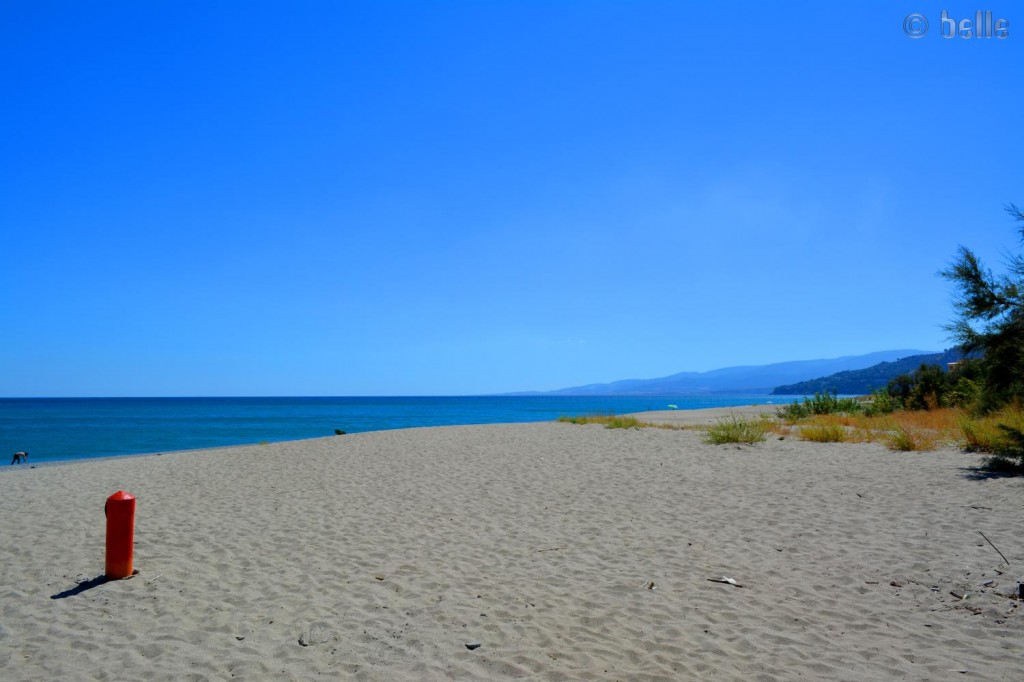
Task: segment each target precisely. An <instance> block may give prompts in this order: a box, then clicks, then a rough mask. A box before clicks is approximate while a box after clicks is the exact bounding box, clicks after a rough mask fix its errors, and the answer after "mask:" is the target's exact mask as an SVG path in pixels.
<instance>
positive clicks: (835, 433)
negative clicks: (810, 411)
mask: <svg viewBox="0 0 1024 682" xmlns="http://www.w3.org/2000/svg"><path fill="white" fill-rule="evenodd" d="M799 434H800V440H811V441H814V442H815V443H842V442H843V441H845V440H847V437H846V427H845V426H843V425H842V424H808V425H807V426H801V427H800V431H799Z"/></svg>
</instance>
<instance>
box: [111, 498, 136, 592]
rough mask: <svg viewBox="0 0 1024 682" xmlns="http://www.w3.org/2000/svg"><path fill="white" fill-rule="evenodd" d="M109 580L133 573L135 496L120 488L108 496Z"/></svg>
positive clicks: (125, 576)
mask: <svg viewBox="0 0 1024 682" xmlns="http://www.w3.org/2000/svg"><path fill="white" fill-rule="evenodd" d="M104 512H105V513H106V515H107V563H106V568H105V570H104V573H105V574H106V576H107V579H108V580H120V579H121V578H127V577H128V576H130V575H131V574H132V542H133V541H134V538H135V496H134V495H132V494H131V493H126V492H125V491H123V490H118V491H117V492H116V493H114V494H113V495H111V496H110V497H108V498H107V505H106V507H104Z"/></svg>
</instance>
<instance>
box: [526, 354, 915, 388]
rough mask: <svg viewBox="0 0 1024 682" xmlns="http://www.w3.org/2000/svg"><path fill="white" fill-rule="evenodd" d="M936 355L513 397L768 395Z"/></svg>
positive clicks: (766, 368)
mask: <svg viewBox="0 0 1024 682" xmlns="http://www.w3.org/2000/svg"><path fill="white" fill-rule="evenodd" d="M933 354H935V351H922V350H885V351H879V352H877V353H868V354H867V355H847V356H844V357H841V358H832V359H828V360H796V361H793V362H778V363H775V364H771V365H756V366H744V367H723V368H722V369H713V370H711V371H708V372H680V373H679V374H673V375H671V376H667V377H661V378H658V379H625V380H623V381H613V382H611V383H608V384H587V385H586V386H575V387H572V388H562V389H558V390H555V391H543V392H541V391H534V392H531V393H517V394H515V395H707V394H714V393H749V394H753V395H756V394H765V395H767V394H770V393H772V390H773V389H774V388H775V387H776V386H782V385H784V384H795V383H796V382H801V381H807V380H809V379H813V378H815V377H826V376H828V375H831V374H836V373H837V372H844V371H848V370H857V369H865V368H868V367H871V366H873V365H877V364H879V363H882V362H892V361H894V360H898V359H900V358H906V357H908V356H918V355H933Z"/></svg>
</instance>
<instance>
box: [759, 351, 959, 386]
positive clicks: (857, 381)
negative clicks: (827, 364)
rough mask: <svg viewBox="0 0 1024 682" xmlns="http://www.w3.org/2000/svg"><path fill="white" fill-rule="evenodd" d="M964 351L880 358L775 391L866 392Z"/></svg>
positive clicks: (950, 358)
mask: <svg viewBox="0 0 1024 682" xmlns="http://www.w3.org/2000/svg"><path fill="white" fill-rule="evenodd" d="M961 357H962V354H961V353H960V352H958V351H955V350H947V351H945V352H943V353H929V354H925V355H912V356H910V357H906V358H901V359H899V360H895V361H892V362H880V363H878V364H877V365H873V366H871V367H868V368H866V369H857V370H847V371H844V372H837V373H836V374H832V375H830V376H824V377H818V378H817V379H811V380H810V381H801V382H798V383H795V384H788V385H785V386H776V387H775V389H774V390H773V391H772V395H812V394H814V393H840V394H850V395H864V394H867V393H871V391H874V390H875V389H878V388H882V387H883V386H885V385H886V384H888V383H889V381H890V380H892V379H895V378H896V377H898V376H899V375H901V374H909V373H911V372H913V371H914V370H915V369H917V368H918V367H920V366H921V365H939V366H941V367H945V366H946V363H949V362H956V361H957V360H959V359H960V358H961Z"/></svg>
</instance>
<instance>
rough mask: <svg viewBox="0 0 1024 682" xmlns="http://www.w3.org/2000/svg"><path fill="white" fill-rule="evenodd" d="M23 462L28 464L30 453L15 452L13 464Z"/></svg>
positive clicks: (12, 459)
mask: <svg viewBox="0 0 1024 682" xmlns="http://www.w3.org/2000/svg"><path fill="white" fill-rule="evenodd" d="M22 462H24V463H25V464H28V453H27V452H15V453H14V457H12V458H11V464H21V463H22Z"/></svg>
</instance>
